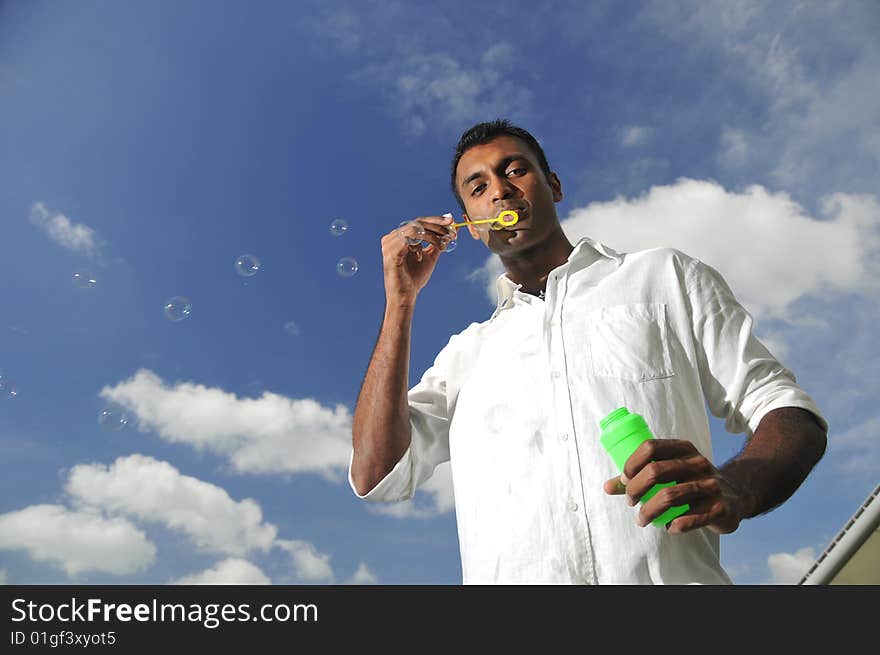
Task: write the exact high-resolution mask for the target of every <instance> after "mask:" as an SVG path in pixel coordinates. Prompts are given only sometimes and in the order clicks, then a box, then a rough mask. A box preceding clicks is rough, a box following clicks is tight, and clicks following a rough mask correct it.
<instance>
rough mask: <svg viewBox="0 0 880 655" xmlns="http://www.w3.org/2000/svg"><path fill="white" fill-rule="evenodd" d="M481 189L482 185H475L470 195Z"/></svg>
mask: <svg viewBox="0 0 880 655" xmlns="http://www.w3.org/2000/svg"><path fill="white" fill-rule="evenodd" d="M482 190H483V185H482V184H478V185H477V186H475V187H474V190H473V191H471V195H472V196H475V195H477V191H482Z"/></svg>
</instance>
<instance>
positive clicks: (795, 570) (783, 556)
mask: <svg viewBox="0 0 880 655" xmlns="http://www.w3.org/2000/svg"><path fill="white" fill-rule="evenodd" d="M815 561H816V554H815V552H814V551H813V549H812V548H801V549H800V550H798V551H797V552H796V553H773V554H772V555H770V556H769V557H767V566H768V567H769V568H770V574H771V576H772V578H771V580H770V582H769V583H768V584H783V585H791V584H797V583H798V581H799V580H800V579H801V578H802V577H803V576H804V573H806V572H807V570H808V569H809V568H810V567H811V566H812V565H813V562H815Z"/></svg>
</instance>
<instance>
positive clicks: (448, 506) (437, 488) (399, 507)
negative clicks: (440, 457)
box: [367, 462, 455, 519]
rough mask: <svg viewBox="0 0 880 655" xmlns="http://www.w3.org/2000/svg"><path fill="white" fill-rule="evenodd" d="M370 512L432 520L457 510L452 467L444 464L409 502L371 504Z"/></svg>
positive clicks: (368, 507)
mask: <svg viewBox="0 0 880 655" xmlns="http://www.w3.org/2000/svg"><path fill="white" fill-rule="evenodd" d="M367 509H368V510H369V511H370V512H373V513H375V514H384V515H386V516H393V517H395V518H399V519H403V518H431V517H433V516H437V515H439V514H445V513H446V512H451V511H452V510H453V509H455V495H454V492H453V487H452V467H451V466H450V464H449V462H443V463H442V464H440V465H438V466H437V468H436V469H434V475H432V476H431V477H430V478H428V479H427V480H426V481H425V482H424V483H423V484H422V485H421V486H420V487H419V488H418V489H417V490H416V494H415V496H413V497H412V498H410V499H409V500H404V501H402V502H397V503H371V504H370V505H368V506H367Z"/></svg>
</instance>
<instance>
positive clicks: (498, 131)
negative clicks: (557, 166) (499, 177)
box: [451, 118, 550, 211]
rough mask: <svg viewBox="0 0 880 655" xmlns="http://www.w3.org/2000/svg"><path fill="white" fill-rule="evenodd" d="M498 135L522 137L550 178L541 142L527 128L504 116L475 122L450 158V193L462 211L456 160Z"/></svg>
mask: <svg viewBox="0 0 880 655" xmlns="http://www.w3.org/2000/svg"><path fill="white" fill-rule="evenodd" d="M499 136H513V137H516V138H518V139H522V140H523V141H524V142H525V143H526V145H528V146H529V148H531V149H532V152H533V153H534V154H535V155H537V157H538V163H539V164H540V165H541V170H542V171H544V175H545V176H546V177H547V179H548V181H549V179H550V164H548V163H547V157H546V156H545V155H544V150H543V149H542V148H541V144H540V143H538V140H537V139H536V138H535V137H533V136H532V135H531V134H529V132H528V131H527V130H524V129H523V128H521V127H517V126H516V125H511V123H510V121H509V120H507V119H506V118H498V119H495V120H494V121H488V122H485V123H477V124H476V125H474V126H473V127H471V128H468V129H467V130H465V131H464V133H463V134H462V135H461V138H460V139H459V140H458V145H457V146H455V156H454V157H453V158H452V171H451V175H452V193H453V194H454V195H455V199H456V200H458V204H459V205H460V206H461V209H462V211H464V208H465V207H464V201H463V200H462V199H461V195H459V193H458V187H457V186H456V184H455V172H456V170H457V169H458V162H459V160H460V159H461V156H462V155H463V154H464V153H465V152H467V151H468V150H469V149H470V148H473V147H474V146H479V145H483V144H484V143H489V142H490V141H492V140H493V139H497V138H498V137H499Z"/></svg>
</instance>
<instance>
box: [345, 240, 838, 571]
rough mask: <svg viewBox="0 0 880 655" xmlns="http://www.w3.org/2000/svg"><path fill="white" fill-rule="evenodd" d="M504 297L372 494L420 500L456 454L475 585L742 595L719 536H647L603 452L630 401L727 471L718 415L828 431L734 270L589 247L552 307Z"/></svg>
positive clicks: (554, 283)
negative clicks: (720, 452)
mask: <svg viewBox="0 0 880 655" xmlns="http://www.w3.org/2000/svg"><path fill="white" fill-rule="evenodd" d="M497 289H498V306H497V308H496V310H495V312H494V313H493V314H492V316H491V317H490V318H489V319H488V320H487V321H484V322H482V323H472V324H471V325H469V326H468V327H467V328H466V329H465V330H463V331H462V332H461V333H459V334H457V335H454V336H452V337H451V338H450V340H449V343H448V344H447V345H446V346H445V347H444V348H443V350H442V351H441V352H440V353H439V354H438V355H437V358H436V360H435V361H434V364H433V365H432V366H431V367H430V368H429V369H428V370H427V371H425V373H424V375H423V376H422V379H421V380H420V381H419V383H418V384H416V385H415V386H414V387H413V388H412V389H411V390H410V391H409V410H410V419H411V425H412V442H411V444H410V447H409V448H408V450H407V451H406V452H405V453H404V455H403V456H402V457H401V459H400V461H399V462H398V463H397V464H396V465H395V467H394V468H393V470H391V471H390V472H389V473H388V475H387V476H386V477H385V478H383V479H382V480H381V481H380V482H379V483H378V484H377V485H376V486H375V487H374V488H373V489H372V490H370V492H369V493H367V494H365V495H360V494H357V491H356V490H355V494H356V495H358V496H359V497H360V498H364V499H367V500H370V501H398V500H406V499H409V498H411V497H412V496H413V494H414V492H415V489H416V488H417V487H418V486H419V485H420V484H422V483H423V482H424V481H425V480H427V479H428V478H429V477H431V475H432V474H433V472H434V469H435V467H436V466H437V465H438V464H440V463H442V462H446V461H449V462H450V464H451V468H452V479H453V490H454V495H455V511H456V521H457V527H458V537H459V545H460V552H461V564H462V578H463V580H462V581H463V584H535V583H537V584H689V583H702V584H729V583H730V582H731V581H730V578H729V577H728V576H727V574H726V573H725V571H724V569H723V568H722V567H721V564H720V556H719V536H718V535H717V534H715V533H713V532H712V531H710V530H707V529H705V528H703V529H697V530H694V531H691V532H688V533H685V534H680V535H671V534H668V533H667V532H666V530H664V529H663V528H657V527H655V526H653V524H649V525H647V526H646V527H639V526H638V525H637V524H636V513H637V512H638V510H639V507H638V506H636V507H630V506H629V505H628V504H627V503H626V501H625V500H624V497H623V496H610V495H607V494H605V492H604V491H603V488H602V485H603V483H604V482H605V480H607V479H609V478H611V477H613V476H615V475H617V474H618V471H617V469H616V468H615V466H614V463H613V462H612V460H611V458H610V457H609V456H608V454H607V453H606V452H605V451H604V450H603V449H602V446H601V444H600V443H599V432H600V428H599V420H600V419H601V418H603V417H604V416H606V415H607V414H608V413H609V412H611V411H612V410H614V409H616V408H618V407H622V406H625V407H627V408H629V410H630V411H631V412H637V413H639V414H641V415H642V416H644V417H645V420H646V421H647V423H648V426H649V427H650V428H651V429H652V431H653V433H654V436H655V437H656V438H677V439H688V440H690V441H692V442H693V443H694V445H695V446H696V448H697V449H698V450H699V451H700V452H701V453H702V454H703V455H705V456H706V457H707V458H709V459H710V460H711V459H712V443H711V438H710V431H709V421H708V416H707V413H706V406H707V405H708V407H709V410H710V411H711V412H712V413H713V414H714V415H715V416H717V417H719V418H723V419H724V420H725V427H726V428H727V430H728V431H730V432H733V433H740V432H745V433H746V434H747V436H751V434H752V433H753V432H754V430H755V429H756V428H757V426H758V423H759V422H760V421H761V418H762V417H763V416H764V415H765V414H766V413H767V412H769V411H770V410H772V409H776V408H779V407H802V408H804V409H807V410H809V411H810V412H813V413H814V414H815V415H816V416H818V417H819V419H820V420H821V421H822V422H823V423H824V419H823V418H822V416H821V415H820V413H819V409H818V408H817V406H816V405H815V403H814V402H813V400H812V399H811V398H810V397H809V396H808V395H807V394H806V393H805V392H804V391H803V390H802V389H801V388H800V387H799V386H798V385H797V383H796V379H795V376H794V375H793V374H792V372H791V371H789V370H787V369H786V368H785V367H784V366H783V365H782V364H780V363H779V361H777V360H776V359H775V358H774V357H773V355H771V354H770V352H768V350H767V349H766V348H765V347H764V346H763V345H762V344H761V343H760V342H759V341H758V340H757V339H756V338H755V336H754V335H753V334H752V318H751V316H750V314H749V313H748V312H747V311H746V310H745V309H744V308H743V307H742V306H741V305H740V304H739V303H738V302H737V300H736V298H735V297H734V295H733V293H732V292H731V290H730V288H729V287H728V286H727V284H726V283H725V282H724V280H723V279H722V277H721V276H720V275H719V273H718V272H717V271H716V270H714V269H713V268H711V267H710V266H708V265H706V264H704V263H703V262H701V261H699V260H697V259H694V258H692V257H689V256H688V255H685V254H684V253H682V252H680V251H677V250H674V249H670V248H655V249H650V250H643V251H638V252H633V253H617V252H615V251H614V250H612V249H611V248H608V247H607V246H603V245H602V244H600V243H597V242H596V241H593V240H592V239H589V238H583V239H581V240H580V241H579V242H578V243H577V245H576V246H575V248H574V250H573V251H572V253H571V255H570V256H569V258H568V261H566V262H565V263H564V264H562V265H561V266H559V267H557V268H555V269H554V270H553V271H552V272H551V273H550V276H549V278H548V280H547V287H546V300H541V299H539V298H536V297H534V296H531V295H528V294H525V293H523V292H521V291H520V287H519V285H516V284H514V283H513V282H512V281H511V280H510V279H509V278H508V277H507V276H506V275H502V276H501V277H500V278H499V279H498V282H497ZM825 425H826V426H827V423H826V424H825ZM352 456H353V453H352ZM349 484H350V485H351V487H352V489H353V490H354V489H355V488H354V483H353V482H352V479H351V468H350V467H349Z"/></svg>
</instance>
